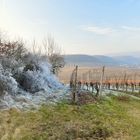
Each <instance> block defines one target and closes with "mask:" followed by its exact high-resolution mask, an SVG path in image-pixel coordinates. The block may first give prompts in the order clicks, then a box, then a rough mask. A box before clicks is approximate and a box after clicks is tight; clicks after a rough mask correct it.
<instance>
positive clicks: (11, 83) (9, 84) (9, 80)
mask: <svg viewBox="0 0 140 140" xmlns="http://www.w3.org/2000/svg"><path fill="white" fill-rule="evenodd" d="M17 89H18V84H17V82H16V80H15V79H14V78H13V77H12V76H11V73H9V72H8V71H4V69H3V68H2V65H0V95H3V94H4V92H8V93H10V94H15V93H17Z"/></svg>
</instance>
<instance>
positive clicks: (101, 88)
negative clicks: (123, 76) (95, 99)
mask: <svg viewBox="0 0 140 140" xmlns="http://www.w3.org/2000/svg"><path fill="white" fill-rule="evenodd" d="M104 73H105V66H103V69H102V75H101V82H100V90H99V91H100V92H99V93H100V96H101V95H102V90H103V80H104Z"/></svg>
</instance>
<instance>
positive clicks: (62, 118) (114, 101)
mask: <svg viewBox="0 0 140 140" xmlns="http://www.w3.org/2000/svg"><path fill="white" fill-rule="evenodd" d="M139 118H140V102H139V101H136V100H132V99H129V98H124V97H122V98H117V97H113V96H110V97H109V98H108V99H102V100H100V101H98V102H96V103H91V104H86V105H82V106H77V105H71V104H69V103H67V102H66V101H62V102H61V103H58V104H57V105H49V106H46V105H42V107H40V109H39V110H32V111H20V110H17V109H11V110H7V111H0V124H1V125H0V139H1V140H105V139H106V140H139V139H140V129H139V128H140V119H139Z"/></svg>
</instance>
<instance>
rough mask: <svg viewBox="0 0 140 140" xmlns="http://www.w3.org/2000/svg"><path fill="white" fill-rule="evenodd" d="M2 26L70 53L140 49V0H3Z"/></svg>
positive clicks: (14, 34)
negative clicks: (46, 39) (53, 42)
mask: <svg viewBox="0 0 140 140" xmlns="http://www.w3.org/2000/svg"><path fill="white" fill-rule="evenodd" d="M0 17H1V18H0V29H1V30H2V31H6V32H8V34H9V36H12V37H18V36H19V37H22V38H24V39H25V40H29V41H31V40H32V39H36V40H39V41H40V42H41V40H42V39H44V37H45V36H47V35H48V34H51V35H52V36H53V37H54V39H55V40H56V42H57V43H58V44H59V45H60V46H62V49H63V50H64V52H65V53H66V54H71V53H79V54H91V55H92V54H110V53H119V52H134V51H140V0H0Z"/></svg>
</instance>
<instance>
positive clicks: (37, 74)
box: [15, 60, 62, 93]
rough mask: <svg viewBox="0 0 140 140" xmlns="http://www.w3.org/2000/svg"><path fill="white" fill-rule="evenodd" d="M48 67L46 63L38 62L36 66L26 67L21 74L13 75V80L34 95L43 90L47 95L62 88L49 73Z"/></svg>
mask: <svg viewBox="0 0 140 140" xmlns="http://www.w3.org/2000/svg"><path fill="white" fill-rule="evenodd" d="M29 66H30V67H29ZM27 67H28V68H29V69H27ZM50 67H51V66H50V65H49V64H48V63H47V62H44V61H41V60H40V62H39V64H38V65H37V64H36V65H31V64H30V65H29V64H28V65H26V66H25V67H24V68H23V71H22V72H19V73H17V74H16V75H15V78H16V80H17V82H18V83H19V85H20V86H21V87H22V88H23V89H24V90H26V91H28V92H31V93H35V92H38V91H41V90H44V91H47V92H48V93H49V92H51V91H53V90H56V89H59V88H62V84H61V83H60V82H59V81H58V79H57V78H56V77H55V75H53V74H52V73H51V72H50Z"/></svg>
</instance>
